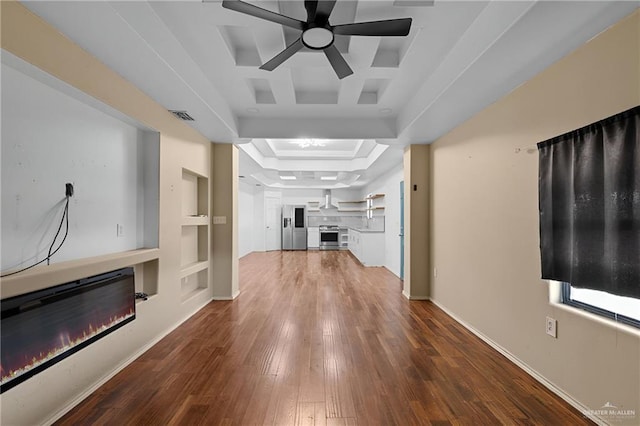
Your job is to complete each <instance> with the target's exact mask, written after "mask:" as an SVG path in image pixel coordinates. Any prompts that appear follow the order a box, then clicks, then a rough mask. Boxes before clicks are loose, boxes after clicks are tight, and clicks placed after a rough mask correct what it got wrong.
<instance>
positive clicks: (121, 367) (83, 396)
mask: <svg viewBox="0 0 640 426" xmlns="http://www.w3.org/2000/svg"><path fill="white" fill-rule="evenodd" d="M209 302H211V300H210V299H209V300H207V301H206V302H204V303H202V304H201V305H199V306H197V307H196V308H195V309H194V310H193V311H192V312H190V313H188V314H187V315H185V316H184V317H183V318H182V319H181V320H180V321H178V322H177V323H176V324H174V325H172V326H171V327H169V328H167V329H166V330H165V331H164V332H162V333H160V334H158V335H157V336H156V337H155V338H154V339H153V340H152V341H150V342H149V343H147V344H146V345H144V346H143V347H142V348H140V349H139V350H138V351H137V352H135V353H134V354H133V355H131V356H130V357H129V358H127V359H125V360H124V361H123V362H121V363H120V364H118V365H117V366H116V368H114V369H113V370H111V371H110V372H109V373H107V374H106V375H105V376H103V377H102V378H101V379H99V380H98V381H97V382H95V383H94V384H93V385H92V386H91V387H89V388H88V389H86V390H85V391H84V392H82V393H81V394H80V395H78V396H77V397H76V398H74V399H73V401H71V402H70V403H69V404H67V405H66V406H65V407H63V408H61V409H60V410H58V411H57V412H56V413H55V414H54V415H53V416H52V417H51V418H50V419H49V420H47V421H46V422H44V424H47V425H50V424H53V423H55V422H56V421H58V420H60V419H61V418H62V416H64V415H65V414H67V413H68V412H69V411H71V409H73V408H74V407H75V406H76V405H78V404H80V403H81V402H82V401H84V400H85V399H86V398H87V397H88V396H89V395H91V394H92V393H94V392H95V391H97V390H98V389H99V388H100V386H102V385H104V384H105V383H107V382H108V381H109V380H111V379H112V378H113V377H114V376H115V375H116V374H118V373H119V372H121V371H122V370H124V369H125V367H127V366H128V365H129V364H131V363H132V362H133V361H135V360H136V359H138V358H139V357H140V356H141V355H142V354H144V353H145V352H146V351H148V350H149V349H151V347H152V346H154V345H155V344H156V343H158V342H159V341H160V340H162V339H164V338H165V337H166V336H167V335H168V334H169V333H171V332H172V331H173V330H175V329H176V328H178V327H179V326H180V325H182V323H184V322H185V321H186V320H188V319H189V318H191V317H192V316H193V315H195V314H196V312H198V311H199V310H200V309H202V308H204V307H205V306H206V305H207V304H208V303H209Z"/></svg>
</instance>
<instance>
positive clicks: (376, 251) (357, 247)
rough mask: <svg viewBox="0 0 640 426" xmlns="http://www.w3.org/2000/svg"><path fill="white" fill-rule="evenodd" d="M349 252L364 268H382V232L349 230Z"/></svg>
mask: <svg viewBox="0 0 640 426" xmlns="http://www.w3.org/2000/svg"><path fill="white" fill-rule="evenodd" d="M349 250H350V251H351V253H353V255H354V256H355V257H356V258H357V259H358V260H359V261H360V263H362V264H363V265H364V266H383V265H384V232H367V231H358V230H356V229H349Z"/></svg>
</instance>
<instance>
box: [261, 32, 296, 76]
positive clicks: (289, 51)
mask: <svg viewBox="0 0 640 426" xmlns="http://www.w3.org/2000/svg"><path fill="white" fill-rule="evenodd" d="M303 47H304V44H302V38H298V39H297V40H296V41H294V42H293V43H291V44H290V45H289V46H287V48H286V49H284V50H283V51H282V52H280V53H278V54H277V55H276V56H274V57H273V58H272V59H271V60H270V61H268V62H266V63H265V64H264V65H262V66H261V67H260V69H261V70H267V71H273V70H274V69H276V67H277V66H278V65H280V64H281V63H283V62H284V61H286V60H287V59H289V58H290V57H291V56H292V55H293V54H294V53H296V52H297V51H298V50H300V49H302V48H303Z"/></svg>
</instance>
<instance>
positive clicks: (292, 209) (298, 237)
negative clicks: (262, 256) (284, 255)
mask: <svg viewBox="0 0 640 426" xmlns="http://www.w3.org/2000/svg"><path fill="white" fill-rule="evenodd" d="M306 249H307V210H306V207H305V206H294V205H287V204H285V205H284V206H282V250H306Z"/></svg>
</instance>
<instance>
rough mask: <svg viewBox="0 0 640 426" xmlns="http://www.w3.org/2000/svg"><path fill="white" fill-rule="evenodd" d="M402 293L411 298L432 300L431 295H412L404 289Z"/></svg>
mask: <svg viewBox="0 0 640 426" xmlns="http://www.w3.org/2000/svg"><path fill="white" fill-rule="evenodd" d="M402 295H403V296H404V297H406V298H407V299H409V300H430V299H429V296H412V295H410V294H409V293H407V292H406V291H404V290H402Z"/></svg>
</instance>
